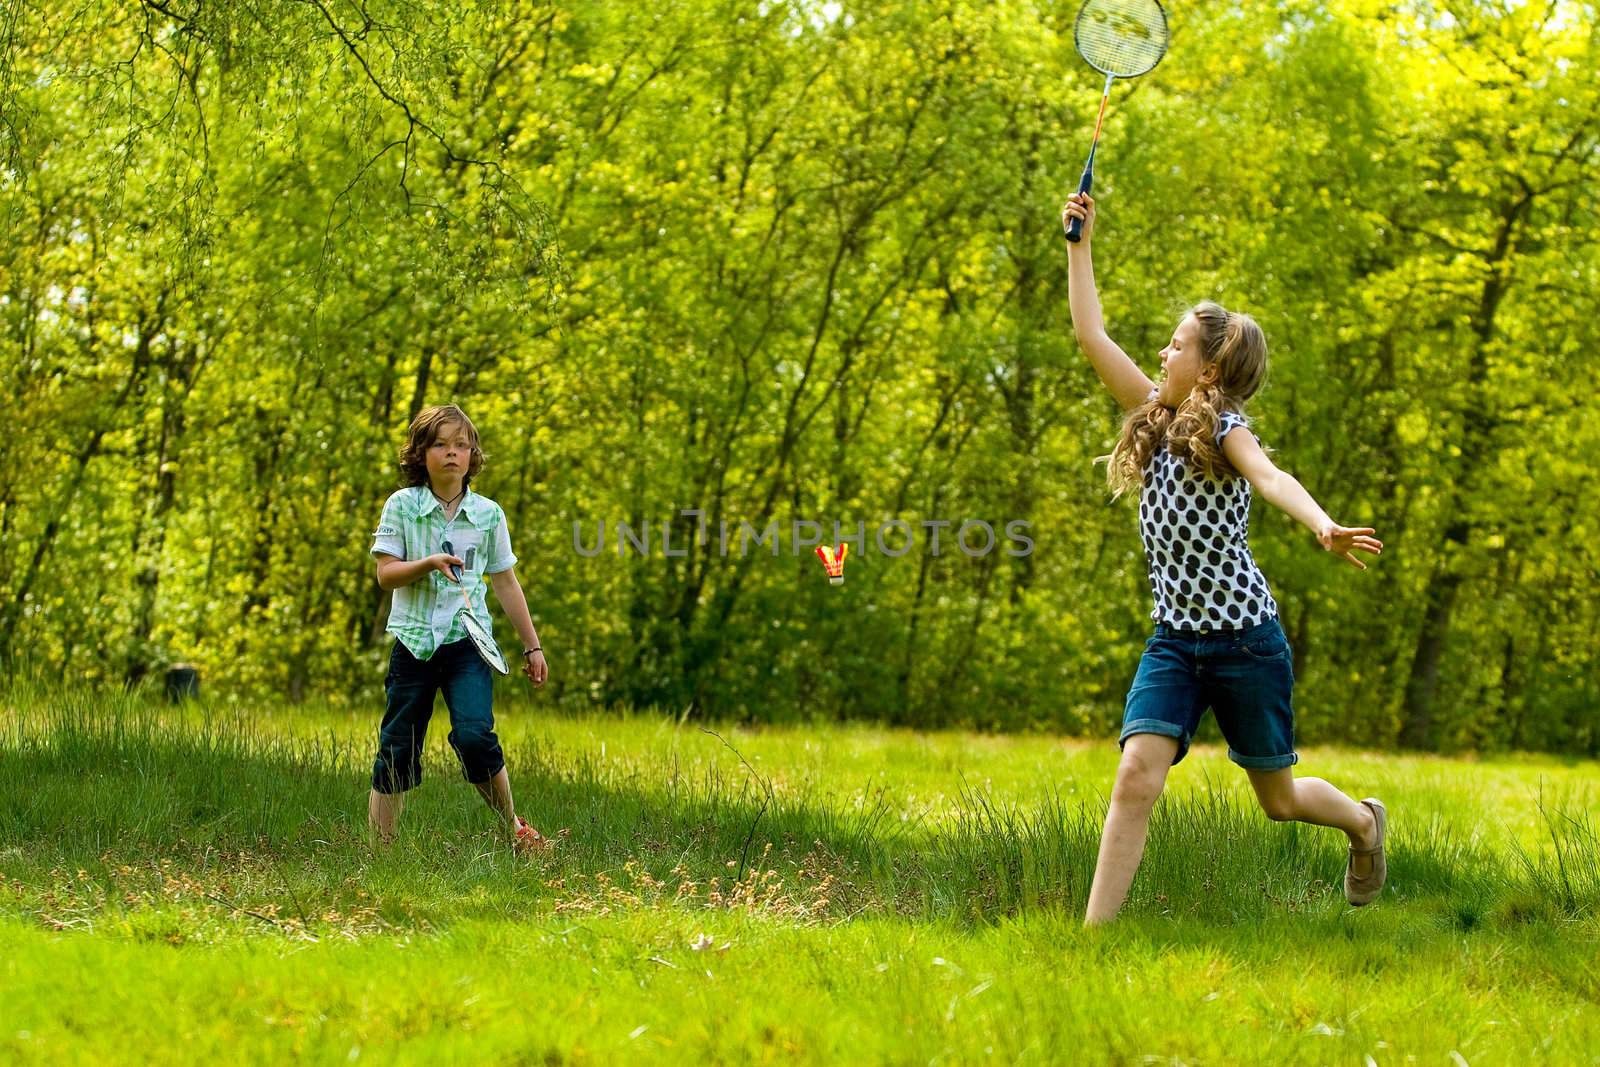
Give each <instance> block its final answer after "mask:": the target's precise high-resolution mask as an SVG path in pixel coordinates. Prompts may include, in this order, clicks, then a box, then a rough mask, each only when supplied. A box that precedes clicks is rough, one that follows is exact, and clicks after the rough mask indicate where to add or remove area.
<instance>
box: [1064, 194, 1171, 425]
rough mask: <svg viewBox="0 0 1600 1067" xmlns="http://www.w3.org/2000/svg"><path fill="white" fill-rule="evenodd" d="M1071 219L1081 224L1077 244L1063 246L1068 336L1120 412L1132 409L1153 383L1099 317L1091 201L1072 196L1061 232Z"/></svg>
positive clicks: (1092, 202) (1141, 402)
mask: <svg viewBox="0 0 1600 1067" xmlns="http://www.w3.org/2000/svg"><path fill="white" fill-rule="evenodd" d="M1074 218H1079V219H1082V220H1083V235H1082V237H1081V239H1080V240H1079V241H1078V243H1077V244H1068V245H1067V303H1068V304H1069V305H1070V307H1071V309H1072V332H1073V334H1074V335H1076V336H1077V338H1078V345H1079V347H1081V348H1082V349H1083V353H1084V355H1086V356H1088V357H1089V362H1090V363H1091V364H1093V365H1094V370H1095V373H1096V374H1098V375H1100V380H1101V381H1102V382H1105V383H1106V388H1107V389H1109V390H1111V395H1112V396H1114V397H1116V398H1117V403H1118V404H1121V405H1122V407H1123V409H1124V410H1128V409H1131V408H1136V407H1138V406H1139V405H1140V404H1143V403H1144V402H1145V401H1146V400H1148V399H1149V398H1150V390H1152V389H1154V388H1155V383H1154V382H1152V381H1151V380H1150V379H1149V377H1148V376H1147V375H1146V374H1145V372H1144V371H1142V370H1140V369H1139V367H1138V365H1137V364H1135V363H1134V362H1133V360H1131V359H1129V358H1128V354H1127V353H1126V352H1124V351H1123V350H1122V349H1121V348H1120V347H1118V345H1117V343H1116V342H1115V341H1113V340H1112V339H1111V337H1110V335H1109V334H1107V333H1106V326H1105V321H1104V320H1103V319H1102V318H1101V317H1100V294H1099V293H1097V292H1096V291H1095V287H1094V260H1093V259H1092V258H1091V257H1090V253H1089V242H1090V237H1091V236H1092V235H1093V233H1094V197H1092V196H1090V195H1089V194H1087V193H1074V194H1072V198H1071V199H1069V200H1068V201H1067V204H1066V206H1065V207H1063V208H1062V209H1061V226H1062V228H1063V229H1065V228H1066V227H1067V225H1068V224H1069V223H1070V222H1071V221H1072V220H1073V219H1074Z"/></svg>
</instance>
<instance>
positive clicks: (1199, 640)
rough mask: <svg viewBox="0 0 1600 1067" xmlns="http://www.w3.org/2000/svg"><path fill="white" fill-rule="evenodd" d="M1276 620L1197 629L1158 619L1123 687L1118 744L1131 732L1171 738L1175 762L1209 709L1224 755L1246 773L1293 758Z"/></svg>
mask: <svg viewBox="0 0 1600 1067" xmlns="http://www.w3.org/2000/svg"><path fill="white" fill-rule="evenodd" d="M1292 660H1293V656H1292V655H1291V654H1290V651H1289V641H1288V639H1287V638H1286V637H1284V635H1283V627H1282V626H1280V625H1278V620H1277V619H1275V618H1273V619H1267V620H1266V621H1265V622H1259V623H1256V624H1255V625H1254V626H1247V627H1245V628H1243V629H1240V630H1218V631H1212V632H1207V633H1198V632H1196V631H1193V630H1178V629H1175V628H1173V627H1171V626H1168V625H1167V624H1166V623H1157V624H1156V632H1155V634H1154V635H1153V636H1152V637H1151V638H1150V640H1149V641H1148V642H1146V643H1145V646H1144V656H1143V658H1141V659H1140V660H1139V672H1138V673H1137V674H1136V675H1135V676H1134V679H1133V687H1132V688H1131V689H1129V690H1128V700H1127V705H1126V707H1125V709H1124V711H1123V715H1122V734H1121V736H1119V737H1118V738H1117V744H1119V745H1121V744H1124V743H1126V742H1127V740H1128V738H1130V737H1132V736H1133V735H1134V734H1160V735H1162V736H1163V737H1172V738H1176V739H1177V742H1178V754H1177V756H1176V757H1175V758H1174V759H1173V761H1172V762H1174V763H1177V762H1178V761H1179V760H1181V759H1183V757H1184V755H1185V754H1186V753H1187V752H1188V751H1189V742H1190V741H1192V740H1193V739H1194V732H1195V730H1197V729H1198V728H1199V726H1200V719H1201V717H1202V716H1204V715H1205V713H1206V709H1207V708H1210V709H1211V710H1212V711H1213V712H1215V713H1216V716H1217V725H1218V726H1219V727H1221V729H1222V736H1223V737H1224V738H1225V739H1226V740H1227V742H1228V758H1229V759H1231V760H1233V762H1235V763H1237V764H1238V765H1239V766H1241V767H1244V768H1245V769H1247V770H1252V771H1276V770H1280V769H1282V768H1284V767H1289V766H1292V765H1294V764H1295V763H1298V762H1299V761H1300V757H1299V756H1298V755H1296V754H1295V750H1294V703H1293V700H1292V696H1293V693H1294V664H1293V662H1292Z"/></svg>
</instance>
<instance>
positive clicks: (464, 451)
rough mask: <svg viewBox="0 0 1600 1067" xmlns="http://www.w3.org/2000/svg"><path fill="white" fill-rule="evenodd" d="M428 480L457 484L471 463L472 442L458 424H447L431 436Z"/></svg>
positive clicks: (465, 474) (464, 475)
mask: <svg viewBox="0 0 1600 1067" xmlns="http://www.w3.org/2000/svg"><path fill="white" fill-rule="evenodd" d="M426 458H427V463H428V479H429V480H430V481H432V482H435V483H450V482H459V481H460V480H461V479H462V478H465V477H466V476H467V468H468V466H469V465H470V464H471V462H472V442H471V441H469V440H468V439H467V429H466V427H465V426H462V425H461V424H460V423H459V422H447V423H445V424H444V425H443V426H440V427H439V428H438V429H437V430H436V431H435V432H434V435H433V444H431V445H429V446H428V452H427V457H426Z"/></svg>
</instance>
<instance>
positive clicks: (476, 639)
mask: <svg viewBox="0 0 1600 1067" xmlns="http://www.w3.org/2000/svg"><path fill="white" fill-rule="evenodd" d="M439 547H440V548H442V549H444V550H445V553H446V554H447V555H452V556H453V555H455V550H454V549H453V548H451V547H450V542H449V541H446V542H444V544H442V545H440V546H439ZM467 551H468V552H471V551H472V550H471V549H470V548H469V549H468V550H467ZM450 573H451V574H453V575H455V578H456V584H457V585H459V586H461V607H459V608H457V609H456V617H457V618H458V619H460V620H461V624H462V625H463V626H465V627H466V628H467V636H468V637H470V638H471V639H472V647H473V648H476V649H477V650H478V655H480V656H482V657H483V662H485V663H487V664H488V665H489V666H491V667H493V668H494V669H495V670H497V671H499V672H500V673H501V674H510V673H511V669H510V668H509V667H507V666H506V659H505V657H504V656H502V655H501V654H500V646H499V645H497V644H495V643H494V634H492V633H490V632H489V629H488V627H486V626H484V625H483V621H482V620H481V619H479V618H478V616H477V614H476V613H475V612H473V610H472V601H471V600H469V599H468V598H467V587H466V586H465V585H463V584H462V582H461V567H460V566H459V565H458V564H455V563H452V564H450Z"/></svg>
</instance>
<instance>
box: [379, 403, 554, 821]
mask: <svg viewBox="0 0 1600 1067" xmlns="http://www.w3.org/2000/svg"><path fill="white" fill-rule="evenodd" d="M483 461H484V454H483V450H482V449H481V448H480V447H479V444H478V431H477V428H476V427H474V426H473V425H472V420H471V419H469V418H467V416H466V413H465V412H463V411H462V410H461V409H460V408H458V407H456V406H455V405H454V404H446V405H444V406H442V407H431V408H428V409H427V410H425V411H423V412H422V413H421V414H419V415H418V416H417V417H416V419H415V420H413V422H412V423H411V431H410V434H409V436H408V437H407V440H406V443H405V447H403V448H402V449H401V450H400V474H401V477H402V479H403V480H404V482H405V485H406V486H407V488H404V489H401V490H400V491H399V492H397V493H395V494H394V495H392V496H390V497H389V499H388V500H387V501H386V502H385V503H384V505H383V518H382V519H381V520H380V521H379V523H378V529H377V532H376V533H375V534H374V535H373V541H372V549H371V554H372V555H373V556H375V557H377V561H378V585H379V586H380V587H382V588H384V589H392V590H394V607H393V608H392V610H391V611H390V613H389V624H388V626H387V627H386V629H387V630H388V632H389V633H392V634H394V636H395V643H394V648H393V650H392V651H391V652H390V655H389V673H388V675H387V676H386V677H385V678H384V690H385V692H386V693H387V696H388V707H387V709H386V710H385V712H384V716H383V726H382V728H381V729H380V730H379V732H378V758H377V762H376V763H375V764H374V765H373V768H372V793H371V796H370V797H369V798H368V800H367V816H368V820H369V822H370V824H371V826H372V829H373V830H374V831H375V832H376V833H377V835H378V838H379V840H380V841H382V842H384V843H385V844H387V843H389V842H391V841H393V840H394V833H395V820H396V818H398V816H399V814H400V810H401V808H402V807H403V806H404V803H405V792H406V790H408V789H411V788H412V787H413V786H415V785H416V784H417V783H418V782H420V781H421V780H422V742H423V738H424V737H426V735H427V731H428V720H429V719H430V718H431V717H432V716H433V696H434V693H435V692H437V691H439V690H441V689H442V690H444V702H445V706H446V707H448V708H449V709H450V736H449V741H450V747H451V748H453V749H455V753H456V755H457V757H459V758H460V760H461V769H462V771H463V773H464V774H465V775H466V778H467V781H469V782H471V783H472V784H473V785H474V786H476V787H477V789H478V792H479V793H481V794H482V795H483V799H484V800H485V801H486V802H487V803H488V805H489V807H491V808H493V809H494V811H495V812H496V813H498V814H499V816H500V817H501V818H502V819H503V820H505V825H506V829H507V830H508V831H509V832H510V834H511V839H512V843H513V846H514V847H515V848H516V849H517V850H518V851H519V852H527V851H534V850H538V849H542V848H544V847H545V846H546V844H547V842H546V839H545V838H544V837H542V836H541V835H540V834H539V831H538V830H535V829H534V828H533V827H532V826H529V825H528V823H527V822H526V820H524V819H522V818H521V817H520V816H519V815H517V813H516V810H515V809H514V808H513V807H512V803H511V780H510V779H509V778H508V777H507V776H506V761H505V757H504V755H503V754H502V753H501V751H500V741H499V739H498V738H497V737H496V736H495V732H494V712H493V696H494V689H493V686H492V684H491V683H492V681H493V678H492V676H491V674H490V673H489V667H488V665H487V664H485V663H484V662H483V660H482V659H480V658H479V656H478V653H477V650H476V649H475V648H474V647H473V644H472V641H471V640H470V639H469V638H468V637H467V633H466V629H465V628H464V627H463V626H462V624H461V621H460V620H459V619H458V618H457V617H456V609H457V608H458V607H460V605H461V592H460V590H459V589H458V588H453V587H454V586H457V585H458V583H457V581H456V579H455V578H454V577H453V576H452V574H451V571H450V568H451V567H452V566H457V567H461V568H463V570H462V581H464V582H465V583H466V588H467V597H468V599H469V600H471V602H472V609H473V612H474V613H475V614H476V615H477V616H478V618H479V619H480V620H481V621H482V622H483V624H484V626H485V627H488V626H489V625H490V623H489V611H488V606H487V605H486V604H485V602H484V580H485V578H487V580H488V585H489V586H490V587H492V588H493V589H494V594H495V598H496V599H497V600H499V601H500V607H501V609H502V610H503V611H504V612H505V613H506V614H507V615H508V616H510V618H511V622H512V624H513V625H515V626H516V628H517V632H518V633H519V634H520V635H521V636H522V641H523V645H524V650H523V653H522V670H523V673H524V674H526V675H527V677H528V680H529V681H530V682H532V683H533V685H534V687H535V688H537V687H539V686H542V685H544V683H545V680H546V679H547V678H548V677H549V667H548V666H547V665H546V663H545V659H544V652H543V651H542V650H541V649H540V647H539V635H538V634H537V633H535V632H534V629H533V620H532V619H530V618H529V616H528V602H527V600H526V599H524V597H523V595H522V586H521V585H520V584H518V582H517V578H516V575H515V574H514V573H513V572H512V569H511V568H512V566H513V565H514V564H515V563H516V562H517V557H516V556H515V555H514V554H513V553H512V551H511V537H510V535H509V533H508V532H507V530H506V516H505V512H503V511H502V510H500V505H498V504H496V503H495V502H494V501H493V500H490V499H489V498H488V497H486V496H480V495H479V494H477V493H474V492H473V491H472V490H471V489H469V488H468V486H469V485H470V483H471V482H472V479H473V478H474V477H475V476H476V475H477V473H478V472H479V471H480V470H482V469H483ZM446 541H448V542H450V545H451V548H452V553H446V552H444V551H442V550H441V546H442V545H443V544H444V543H445V542H446Z"/></svg>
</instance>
